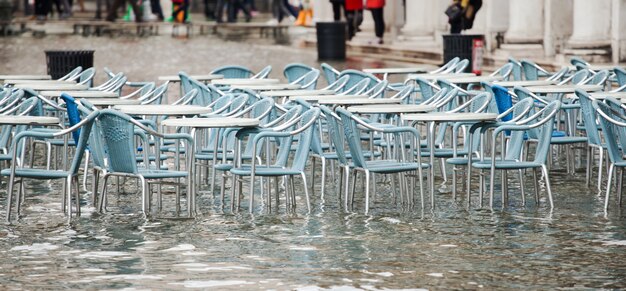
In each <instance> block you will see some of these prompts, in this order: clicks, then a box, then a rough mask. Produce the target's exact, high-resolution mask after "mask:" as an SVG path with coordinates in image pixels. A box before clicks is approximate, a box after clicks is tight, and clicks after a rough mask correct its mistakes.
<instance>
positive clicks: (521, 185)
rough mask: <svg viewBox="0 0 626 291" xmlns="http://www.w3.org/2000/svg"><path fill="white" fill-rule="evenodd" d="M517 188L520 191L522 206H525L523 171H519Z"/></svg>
mask: <svg viewBox="0 0 626 291" xmlns="http://www.w3.org/2000/svg"><path fill="white" fill-rule="evenodd" d="M518 171H519V187H520V190H521V191H522V205H524V206H525V205H526V192H525V191H524V171H523V170H522V169H519V170H518Z"/></svg>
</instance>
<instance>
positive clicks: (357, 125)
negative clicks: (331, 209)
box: [336, 108, 430, 214]
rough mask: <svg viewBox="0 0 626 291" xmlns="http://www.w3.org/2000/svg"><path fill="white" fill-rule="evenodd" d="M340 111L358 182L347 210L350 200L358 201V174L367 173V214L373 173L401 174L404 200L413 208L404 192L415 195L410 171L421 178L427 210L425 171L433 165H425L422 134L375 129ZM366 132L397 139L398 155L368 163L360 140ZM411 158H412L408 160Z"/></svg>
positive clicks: (365, 174) (354, 184)
mask: <svg viewBox="0 0 626 291" xmlns="http://www.w3.org/2000/svg"><path fill="white" fill-rule="evenodd" d="M336 112H337V114H338V115H339V118H340V119H341V124H342V127H343V134H344V135H345V138H346V141H347V143H348V148H349V149H350V157H351V160H352V164H351V165H350V166H351V168H352V173H353V179H352V180H353V181H354V182H353V184H352V195H351V196H352V198H350V197H346V198H345V203H346V204H345V206H346V211H348V209H347V206H348V201H353V199H354V188H355V186H356V178H357V172H363V173H364V176H365V214H367V213H368V212H369V199H370V197H369V194H370V191H369V189H370V188H369V184H370V176H371V175H370V174H398V175H399V181H400V183H399V184H400V192H401V195H400V196H401V199H402V200H403V201H406V203H408V204H409V205H411V204H412V203H413V195H412V194H408V193H407V195H406V197H405V196H404V195H403V194H402V192H405V191H404V189H407V190H408V191H407V192H412V191H413V189H414V181H411V183H409V184H410V185H411V186H410V187H407V181H406V177H405V176H404V175H402V174H404V173H406V172H414V171H417V172H418V175H417V176H418V178H419V187H420V197H421V202H422V207H424V192H423V175H422V169H425V168H428V167H430V165H428V164H425V163H422V162H421V152H420V151H421V150H420V148H421V147H420V146H419V145H420V143H421V142H420V135H419V132H418V131H417V130H416V129H415V128H412V127H385V128H377V127H373V126H371V125H370V124H368V123H367V122H365V121H363V120H361V119H360V118H358V117H357V116H355V115H353V114H352V113H351V112H349V111H347V110H345V109H343V108H337V111H336ZM362 130H365V131H375V132H379V133H382V134H384V135H392V136H394V139H393V142H394V143H396V144H395V146H394V150H395V152H394V153H393V155H391V153H390V156H389V157H390V158H388V159H385V160H370V161H368V160H366V159H365V155H364V152H365V151H364V150H363V148H362V144H361V138H360V136H361V131H362ZM405 140H406V141H407V142H409V148H408V153H407V152H406V151H405V148H406V147H405V146H404V145H405ZM413 152H416V153H417V155H415V156H413V155H412V153H413ZM407 156H408V157H409V158H407ZM405 199H406V200H405ZM350 204H352V203H350Z"/></svg>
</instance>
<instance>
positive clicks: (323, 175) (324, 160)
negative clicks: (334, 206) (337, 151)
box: [320, 157, 326, 200]
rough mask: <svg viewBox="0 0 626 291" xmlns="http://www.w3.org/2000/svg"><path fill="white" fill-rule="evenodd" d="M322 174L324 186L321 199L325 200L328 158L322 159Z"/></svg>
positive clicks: (321, 190)
mask: <svg viewBox="0 0 626 291" xmlns="http://www.w3.org/2000/svg"><path fill="white" fill-rule="evenodd" d="M321 160H322V172H321V173H320V176H321V179H322V185H321V189H320V197H321V198H322V200H324V188H325V187H326V158H324V157H322V158H321Z"/></svg>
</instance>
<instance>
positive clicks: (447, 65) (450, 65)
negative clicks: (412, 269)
mask: <svg viewBox="0 0 626 291" xmlns="http://www.w3.org/2000/svg"><path fill="white" fill-rule="evenodd" d="M460 60H461V58H459V57H454V58H452V59H451V60H449V61H448V62H447V63H445V64H444V65H443V66H441V67H439V68H437V69H436V70H434V71H430V72H429V73H431V74H439V73H443V72H444V71H447V70H449V69H450V68H453V67H454V66H455V65H456V64H457V63H458V62H459V61H460Z"/></svg>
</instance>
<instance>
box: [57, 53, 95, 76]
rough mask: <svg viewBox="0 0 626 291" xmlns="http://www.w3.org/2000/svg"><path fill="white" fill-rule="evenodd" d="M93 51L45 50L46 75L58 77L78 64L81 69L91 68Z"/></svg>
mask: <svg viewBox="0 0 626 291" xmlns="http://www.w3.org/2000/svg"><path fill="white" fill-rule="evenodd" d="M93 53H94V51H46V63H47V64H48V75H50V76H52V79H58V78H61V77H63V76H65V75H67V73H69V72H71V71H72V70H73V69H74V68H76V67H78V66H81V67H83V69H86V68H91V67H93Z"/></svg>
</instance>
